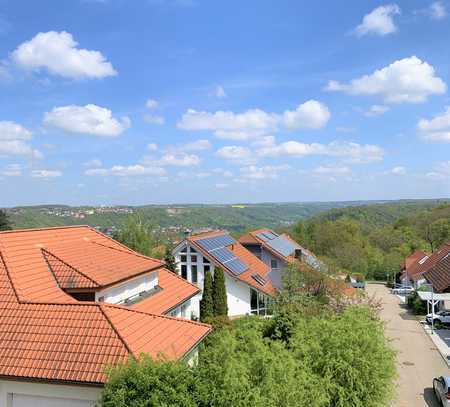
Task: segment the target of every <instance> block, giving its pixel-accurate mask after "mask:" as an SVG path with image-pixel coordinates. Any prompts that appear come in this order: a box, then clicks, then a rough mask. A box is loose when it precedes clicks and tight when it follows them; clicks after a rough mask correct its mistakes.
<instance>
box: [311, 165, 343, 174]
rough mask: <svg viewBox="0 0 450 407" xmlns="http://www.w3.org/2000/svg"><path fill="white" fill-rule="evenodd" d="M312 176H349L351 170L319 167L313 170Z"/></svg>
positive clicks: (325, 166)
mask: <svg viewBox="0 0 450 407" xmlns="http://www.w3.org/2000/svg"><path fill="white" fill-rule="evenodd" d="M313 173H314V174H317V175H333V176H343V175H351V173H352V170H351V169H350V167H347V166H327V165H320V166H319V167H317V168H314V170H313Z"/></svg>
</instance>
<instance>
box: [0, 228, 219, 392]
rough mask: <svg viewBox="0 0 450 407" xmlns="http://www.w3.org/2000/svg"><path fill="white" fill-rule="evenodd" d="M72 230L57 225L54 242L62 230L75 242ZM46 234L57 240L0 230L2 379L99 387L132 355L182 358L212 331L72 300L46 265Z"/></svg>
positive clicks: (198, 325) (40, 233)
mask: <svg viewBox="0 0 450 407" xmlns="http://www.w3.org/2000/svg"><path fill="white" fill-rule="evenodd" d="M76 229H80V228H59V229H58V231H57V232H56V235H57V238H59V239H60V240H64V238H65V236H63V235H64V232H63V230H65V231H66V233H67V234H68V235H69V236H68V237H67V238H68V239H69V238H74V239H75V240H76V238H75V236H76V235H77V233H80V231H79V230H76ZM53 231H55V229H53ZM95 233H97V232H95ZM43 235H44V236H47V238H48V240H47V242H49V241H50V237H49V235H50V236H52V237H53V239H54V238H55V235H54V234H52V232H51V229H47V230H45V233H44V230H36V231H26V232H25V231H23V232H20V231H17V232H5V233H0V376H8V377H14V378H26V379H33V380H50V381H64V382H78V383H84V384H86V383H90V384H102V383H104V382H105V380H106V376H105V373H104V372H105V368H106V367H108V366H110V365H112V364H116V363H119V362H123V361H126V360H127V358H128V357H129V356H130V355H131V356H133V357H135V358H137V357H139V355H140V353H141V352H145V353H148V354H150V355H152V356H154V357H158V356H160V355H162V354H163V355H164V356H165V357H166V358H169V359H174V358H179V357H181V356H183V355H184V354H186V353H187V352H189V351H190V350H191V349H192V348H193V347H195V346H196V344H197V343H198V342H200V341H201V340H202V339H203V337H204V336H205V335H207V334H208V332H209V331H210V329H211V328H210V327H209V326H208V325H205V324H201V323H197V322H192V321H187V320H181V319H176V318H169V317H165V316H161V315H154V314H149V313H144V312H139V311H136V310H132V309H127V308H125V307H122V306H115V305H108V304H99V303H91V302H86V303H82V302H77V301H76V300H74V299H73V298H72V297H70V296H68V295H67V294H65V293H64V292H63V291H62V290H61V288H59V287H58V285H57V283H56V281H55V278H54V277H53V274H52V272H51V271H50V270H49V269H48V268H47V267H45V260H44V258H43V255H42V253H41V248H42V247H41V245H42V244H41V243H40V242H42V241H43ZM106 239H107V238H106ZM37 242H38V243H37ZM119 246H120V245H119ZM122 250H124V249H122ZM130 252H131V251H130ZM61 273H62V274H63V275H64V276H67V275H70V270H68V269H67V270H64V271H61ZM30 276H31V277H30ZM30 281H34V282H35V284H36V285H37V287H36V288H33V287H31V283H30ZM40 281H42V285H41V286H40ZM39 288H42V290H43V291H44V294H39V293H38V291H39ZM37 301H39V302H37Z"/></svg>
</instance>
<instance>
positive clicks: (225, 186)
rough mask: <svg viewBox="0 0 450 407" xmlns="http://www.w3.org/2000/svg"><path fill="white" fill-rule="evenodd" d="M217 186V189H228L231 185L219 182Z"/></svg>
mask: <svg viewBox="0 0 450 407" xmlns="http://www.w3.org/2000/svg"><path fill="white" fill-rule="evenodd" d="M215 186H216V188H217V189H224V188H228V186H229V184H225V183H222V182H218V183H217V184H216V185H215Z"/></svg>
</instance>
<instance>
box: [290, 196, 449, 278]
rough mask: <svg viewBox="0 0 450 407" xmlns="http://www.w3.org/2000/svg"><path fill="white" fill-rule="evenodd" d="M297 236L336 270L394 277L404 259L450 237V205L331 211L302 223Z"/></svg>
mask: <svg viewBox="0 0 450 407" xmlns="http://www.w3.org/2000/svg"><path fill="white" fill-rule="evenodd" d="M292 233H293V235H294V237H295V238H296V239H297V240H298V241H299V242H300V243H301V244H303V245H305V246H306V247H308V248H309V249H311V250H312V251H313V252H315V253H316V254H317V255H319V256H321V257H323V258H324V260H325V261H326V262H327V263H328V264H329V265H330V267H331V269H334V270H335V271H337V272H341V273H343V274H350V275H355V274H362V275H363V276H365V277H366V278H368V279H379V280H385V279H387V280H389V281H393V279H394V276H395V275H396V274H397V273H398V272H399V271H400V266H401V264H402V262H403V260H404V258H405V257H406V256H408V255H410V254H411V253H412V252H414V251H415V250H417V249H422V250H424V251H427V252H431V251H434V250H436V249H437V248H438V247H439V246H440V245H442V244H443V243H444V242H446V241H448V240H450V205H449V204H440V205H437V206H430V207H427V206H425V207H424V206H418V205H417V204H411V203H405V204H389V205H387V204H380V205H369V206H361V207H352V208H343V209H337V210H331V211H329V212H326V213H323V214H319V215H317V216H314V217H312V218H311V219H308V220H305V221H302V222H300V223H298V224H297V225H296V226H295V227H294V228H293V230H292Z"/></svg>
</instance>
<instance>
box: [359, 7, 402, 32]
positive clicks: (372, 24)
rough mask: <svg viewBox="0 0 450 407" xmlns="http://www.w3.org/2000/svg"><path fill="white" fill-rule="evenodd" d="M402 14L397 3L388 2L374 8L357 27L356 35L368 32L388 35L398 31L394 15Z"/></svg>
mask: <svg viewBox="0 0 450 407" xmlns="http://www.w3.org/2000/svg"><path fill="white" fill-rule="evenodd" d="M397 14H400V7H399V6H398V5H397V4H388V5H386V6H380V7H377V8H376V9H374V10H373V11H372V12H370V13H369V14H366V15H365V16H364V18H363V21H362V23H361V24H360V25H358V27H356V30H355V32H356V35H358V36H360V37H361V36H363V35H367V34H376V35H381V36H384V35H387V34H392V33H394V32H396V31H397V27H396V25H395V23H394V16H395V15H397Z"/></svg>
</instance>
